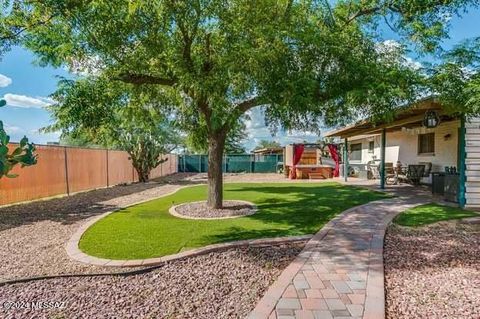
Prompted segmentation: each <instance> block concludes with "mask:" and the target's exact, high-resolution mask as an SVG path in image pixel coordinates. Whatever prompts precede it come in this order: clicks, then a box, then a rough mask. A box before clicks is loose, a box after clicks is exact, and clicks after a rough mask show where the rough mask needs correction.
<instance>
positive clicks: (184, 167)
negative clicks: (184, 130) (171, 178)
mask: <svg viewBox="0 0 480 319" xmlns="http://www.w3.org/2000/svg"><path fill="white" fill-rule="evenodd" d="M182 157H183V172H184V173H185V172H186V171H187V168H186V163H185V158H186V157H187V156H186V155H185V154H183V156H182Z"/></svg>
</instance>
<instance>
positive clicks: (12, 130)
mask: <svg viewBox="0 0 480 319" xmlns="http://www.w3.org/2000/svg"><path fill="white" fill-rule="evenodd" d="M4 129H5V132H7V134H15V133H21V132H24V130H23V129H22V128H20V127H18V126H13V125H9V124H7V123H5V125H4Z"/></svg>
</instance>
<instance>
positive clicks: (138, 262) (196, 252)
mask: <svg viewBox="0 0 480 319" xmlns="http://www.w3.org/2000/svg"><path fill="white" fill-rule="evenodd" d="M312 237H313V235H302V236H291V237H276V238H261V239H252V240H238V241H232V242H227V243H220V244H213V245H208V246H205V247H201V248H197V249H192V250H188V251H184V252H181V253H178V254H173V255H167V256H163V257H157V258H146V259H106V258H98V257H94V256H90V255H87V254H85V253H84V252H82V251H81V250H80V249H79V248H78V242H77V248H76V249H75V251H71V252H68V250H67V253H68V255H69V256H70V258H72V259H74V260H76V261H79V262H82V263H84V264H90V265H95V266H103V267H139V266H159V265H162V264H164V263H167V262H170V261H175V260H181V259H185V258H189V257H195V256H200V255H205V254H209V253H212V252H218V251H223V250H227V249H231V248H240V247H256V246H273V245H281V244H287V243H294V242H299V241H308V240H310V239H311V238H312Z"/></svg>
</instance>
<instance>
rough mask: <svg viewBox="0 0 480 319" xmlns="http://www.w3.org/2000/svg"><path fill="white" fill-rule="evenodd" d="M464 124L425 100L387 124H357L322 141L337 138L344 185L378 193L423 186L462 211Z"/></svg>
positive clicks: (464, 152)
mask: <svg viewBox="0 0 480 319" xmlns="http://www.w3.org/2000/svg"><path fill="white" fill-rule="evenodd" d="M465 122H466V121H465V119H464V118H463V117H462V116H459V115H452V114H449V113H447V112H446V111H445V110H444V108H442V106H441V104H440V103H439V102H438V101H436V100H435V99H434V98H427V99H424V100H421V101H419V102H417V103H415V104H411V105H407V106H405V107H402V108H399V111H398V112H397V113H396V114H395V115H394V118H393V120H392V121H388V122H387V121H383V122H373V121H370V120H363V121H360V122H357V123H356V124H353V125H350V126H346V127H343V128H339V129H336V130H334V131H331V132H328V133H327V134H325V136H326V137H336V138H339V139H340V141H341V143H342V144H343V154H342V159H343V165H342V167H341V173H342V177H343V179H344V180H345V181H348V180H349V178H350V177H358V178H360V179H364V180H368V181H369V183H373V184H375V185H377V186H379V187H380V188H381V189H386V188H389V187H393V186H398V185H401V184H411V185H414V186H419V185H424V186H425V185H427V187H429V189H430V191H431V192H432V193H433V194H436V195H439V196H443V197H444V199H445V200H447V201H450V202H454V203H458V204H459V205H460V206H462V207H463V206H465V203H466V185H467V184H466V168H467V165H465V163H466V148H465V143H466V142H465V141H466V137H465V134H466V131H467V130H466V129H465V127H466V123H465ZM467 125H469V124H468V123H467ZM470 133H473V132H470ZM472 181H473V180H472ZM471 202H472V204H477V202H476V201H475V200H473V201H471Z"/></svg>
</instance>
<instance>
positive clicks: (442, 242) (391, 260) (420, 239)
mask: <svg viewBox="0 0 480 319" xmlns="http://www.w3.org/2000/svg"><path fill="white" fill-rule="evenodd" d="M384 259H385V283H386V303H387V309H386V311H387V318H389V319H407V318H409V319H410V318H429V319H435V318H465V319H466V318H468V319H471V318H480V225H478V224H477V225H467V224H462V223H460V222H459V221H450V222H441V223H437V224H434V225H431V226H426V227H420V228H409V227H401V226H397V225H391V226H390V227H389V229H388V232H387V235H386V238H385V249H384Z"/></svg>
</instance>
